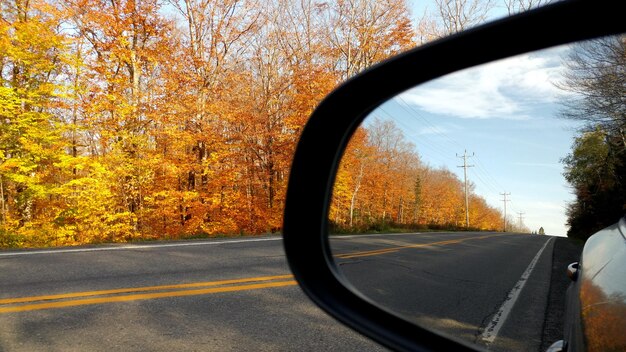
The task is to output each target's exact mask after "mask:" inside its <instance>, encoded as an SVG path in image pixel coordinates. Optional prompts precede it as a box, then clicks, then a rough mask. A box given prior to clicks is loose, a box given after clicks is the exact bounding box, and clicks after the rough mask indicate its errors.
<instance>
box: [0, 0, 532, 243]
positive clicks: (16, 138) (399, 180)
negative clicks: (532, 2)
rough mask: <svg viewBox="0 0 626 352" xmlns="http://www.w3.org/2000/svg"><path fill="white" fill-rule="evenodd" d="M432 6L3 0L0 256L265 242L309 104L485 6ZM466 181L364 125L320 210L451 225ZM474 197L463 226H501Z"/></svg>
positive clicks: (340, 0) (354, 227)
mask: <svg viewBox="0 0 626 352" xmlns="http://www.w3.org/2000/svg"><path fill="white" fill-rule="evenodd" d="M436 3H437V4H439V11H438V12H435V13H434V15H432V16H430V17H423V18H422V19H421V20H420V21H419V22H418V23H415V21H413V20H412V17H411V14H410V10H409V7H408V4H407V3H406V2H405V1H403V0H396V1H394V0H353V1H347V0H333V1H313V0H275V1H260V0H259V1H255V0H168V1H159V0H98V1H93V0H8V1H3V2H2V4H0V247H29V246H60V245H75V244H85V243H99V242H122V241H133V240H150V239H172V238H187V237H194V236H223V235H244V234H251V235H254V234H264V233H274V232H279V231H280V228H281V222H282V208H283V202H284V196H285V189H286V180H287V177H288V172H289V166H290V160H291V156H292V154H293V151H294V148H295V145H296V143H297V140H298V135H299V132H300V130H301V129H302V127H303V125H304V123H305V122H306V119H307V117H308V116H309V115H310V113H311V112H312V110H313V109H314V108H315V106H316V104H317V103H318V102H319V101H320V100H321V99H322V98H323V97H324V96H325V95H326V94H328V93H329V92H330V91H331V90H332V89H333V87H335V86H337V85H338V84H339V83H341V82H342V81H344V80H346V79H347V78H349V77H351V76H353V75H354V74H356V73H358V72H360V71H362V70H363V69H365V68H367V67H368V66H370V65H372V64H374V63H376V62H380V61H381V60H383V59H385V58H387V57H389V56H391V55H394V54H396V53H399V52H401V51H403V50H406V49H409V48H412V47H414V46H415V45H417V44H420V43H423V42H425V41H429V40H432V39H434V38H437V37H439V36H442V35H444V34H446V33H450V32H455V31H459V30H462V29H463V28H465V27H467V26H470V25H474V24H476V23H479V22H481V21H483V20H484V16H485V15H486V11H488V6H483V5H489V3H490V2H489V1H487V2H479V1H474V2H470V3H472V4H474V5H476V6H474V5H472V7H469V5H468V6H467V7H465V8H464V7H459V8H452V7H450V6H449V2H444V1H437V2H436ZM459 3H463V4H465V3H466V2H459ZM470 3H468V4H470ZM506 3H507V5H508V6H510V7H509V11H521V10H523V6H522V4H523V1H520V2H519V4H518V2H516V1H511V0H509V1H506ZM446 6H447V7H446ZM516 6H517V7H516ZM463 187H464V186H463V183H462V182H461V181H460V180H459V179H458V178H457V177H456V176H455V174H453V173H452V172H450V171H449V170H445V169H437V168H432V167H430V166H428V165H423V164H421V163H420V159H419V155H418V153H417V151H416V150H415V147H414V146H413V145H411V144H410V143H408V142H407V141H406V140H405V138H404V137H403V135H402V133H401V131H400V130H399V129H398V128H397V127H396V126H394V125H393V124H390V123H388V122H384V121H377V122H375V123H373V124H372V125H370V126H364V127H361V128H360V129H359V131H358V132H357V134H356V135H355V137H354V138H353V139H352V141H351V144H350V148H349V149H348V151H347V152H346V155H345V157H344V159H343V161H342V164H341V166H340V170H339V174H338V178H337V183H336V187H335V193H334V198H333V204H332V209H331V212H330V214H329V217H330V220H331V222H332V223H333V225H334V226H335V227H336V228H337V229H340V230H342V231H363V230H370V229H379V228H384V227H385V226H388V225H389V224H394V225H398V226H400V225H402V226H409V225H413V226H421V227H422V228H426V227H429V226H430V227H442V228H443V227H450V226H451V227H458V228H460V227H462V226H464V224H465V223H464V219H465V209H464V198H463V197H464V189H463ZM470 193H471V192H470ZM470 197H471V198H470V204H471V205H470V218H471V219H472V222H471V227H473V228H476V229H485V230H486V229H500V228H501V222H502V214H501V213H500V211H499V210H497V209H494V208H492V207H490V206H488V205H487V203H486V202H485V200H484V199H482V198H481V197H480V196H478V195H476V194H473V193H472V194H471V195H470Z"/></svg>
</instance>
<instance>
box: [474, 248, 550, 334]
mask: <svg viewBox="0 0 626 352" xmlns="http://www.w3.org/2000/svg"><path fill="white" fill-rule="evenodd" d="M553 239H554V237H551V238H549V239H548V240H547V241H546V243H544V244H543V247H541V249H540V250H539V252H537V254H536V255H535V257H534V258H533V260H531V261H530V264H528V267H527V268H526V270H525V271H524V273H523V274H522V276H521V277H520V279H519V280H518V281H517V283H516V284H515V285H513V288H512V289H511V291H510V292H509V294H508V295H507V296H506V299H505V300H504V303H503V304H502V306H501V307H500V309H498V312H496V314H495V315H494V316H493V318H492V319H491V321H490V322H489V324H487V327H486V328H485V331H483V333H482V335H481V340H482V341H483V342H485V343H486V344H487V345H489V344H491V343H493V341H494V340H495V339H496V337H498V332H499V331H500V329H501V328H502V326H503V325H504V323H505V322H506V319H507V318H508V317H509V313H511V309H513V306H514V305H515V302H517V299H518V298H519V294H520V292H522V289H523V288H524V285H526V282H527V281H528V278H529V277H530V274H531V273H532V271H533V269H535V265H536V264H537V261H539V258H540V257H541V254H542V253H543V250H544V249H546V247H547V246H548V244H549V243H550V241H552V240H553Z"/></svg>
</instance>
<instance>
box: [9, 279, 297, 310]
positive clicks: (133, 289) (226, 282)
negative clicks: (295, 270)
mask: <svg viewBox="0 0 626 352" xmlns="http://www.w3.org/2000/svg"><path fill="white" fill-rule="evenodd" d="M291 278H293V275H277V276H261V277H250V278H245V279H233V280H221V281H209V282H194V283H189V284H177V285H161V286H146V287H131V288H118V289H112V290H101V291H87V292H72V293H63V294H56V295H46V296H33V297H19V298H4V299H0V304H14V303H27V302H36V301H49V300H58V299H65V298H77V297H89V296H102V295H111V294H118V293H133V292H144V291H160V290H172V289H181V288H193V287H206V286H220V285H231V284H241V283H247V282H258V281H271V280H280V279H291Z"/></svg>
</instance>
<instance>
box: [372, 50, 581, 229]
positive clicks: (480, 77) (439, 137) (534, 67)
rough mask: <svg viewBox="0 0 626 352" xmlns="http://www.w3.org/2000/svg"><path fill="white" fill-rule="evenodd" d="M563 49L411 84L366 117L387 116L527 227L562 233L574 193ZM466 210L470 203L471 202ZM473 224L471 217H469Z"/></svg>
mask: <svg viewBox="0 0 626 352" xmlns="http://www.w3.org/2000/svg"><path fill="white" fill-rule="evenodd" d="M567 51H568V47H567V46H561V47H556V48H552V49H547V50H543V51H539V52H534V53H530V54H525V55H520V56H516V57H513V58H508V59H505V60H500V61H496V62H493V63H489V64H486V65H482V66H478V67H475V68H470V69H466V70H463V71H459V72H456V73H453V74H450V75H447V76H444V77H441V78H438V79H435V80H433V81H430V82H427V83H425V84H423V85H420V86H418V87H415V88H413V89H410V90H408V91H406V92H404V93H402V94H401V95H399V96H397V97H395V98H394V99H392V100H390V101H388V102H386V103H384V104H383V105H381V106H380V107H379V108H378V109H376V110H375V111H373V112H372V113H371V114H370V115H369V116H368V118H367V119H366V121H365V122H364V123H365V125H367V121H368V119H372V118H373V117H376V118H378V119H383V120H393V121H394V122H395V124H396V125H397V126H398V127H399V128H400V129H402V130H403V131H404V134H405V137H407V139H408V140H409V141H411V142H412V143H413V144H415V148H416V150H417V152H418V154H419V155H420V158H421V160H422V162H423V163H425V164H428V165H430V166H432V167H444V168H447V169H449V170H451V171H452V172H455V173H456V174H457V175H458V176H459V179H460V180H463V168H461V167H458V166H459V165H462V164H463V160H462V159H461V158H458V157H457V156H460V155H463V153H464V152H465V150H467V153H468V155H472V157H469V158H468V164H469V165H473V167H471V168H468V180H469V181H470V182H472V183H473V184H474V185H475V188H474V192H475V193H476V194H479V195H481V196H482V197H483V198H485V199H486V201H487V202H488V203H489V204H490V205H491V206H493V207H496V208H498V209H501V210H503V202H502V199H503V196H502V195H501V193H510V195H507V199H510V201H509V202H507V215H509V216H511V217H513V218H514V219H515V221H516V222H518V221H519V214H518V213H519V212H522V213H524V214H523V223H524V225H526V226H527V227H528V228H529V229H531V230H532V231H537V230H538V229H539V228H540V227H543V228H544V230H545V232H546V233H547V234H550V235H558V236H565V235H566V233H567V226H566V225H565V222H566V215H565V210H566V206H567V204H568V203H569V202H571V201H573V199H574V196H573V194H572V192H571V190H570V188H569V186H568V183H567V182H566V180H565V179H564V177H563V171H564V169H563V164H562V163H561V159H562V158H563V157H565V156H566V155H567V154H568V153H569V151H570V150H571V145H572V143H573V139H574V136H575V134H576V129H577V128H578V127H580V126H579V125H578V124H577V123H575V122H574V121H569V120H565V119H563V118H560V117H559V111H560V109H561V108H562V105H561V102H562V101H563V99H565V97H566V94H567V93H566V92H564V91H563V90H561V89H559V88H557V87H556V85H555V84H558V82H559V81H560V80H562V72H563V70H564V68H563V60H564V59H565V58H566V53H567ZM470 207H471V204H470ZM470 223H471V219H470Z"/></svg>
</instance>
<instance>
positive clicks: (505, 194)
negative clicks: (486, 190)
mask: <svg viewBox="0 0 626 352" xmlns="http://www.w3.org/2000/svg"><path fill="white" fill-rule="evenodd" d="M500 195H501V196H502V197H504V198H502V201H503V202H504V232H506V202H510V201H511V200H510V199H506V196H510V195H511V193H510V192H509V193H506V192H504V193H500Z"/></svg>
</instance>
